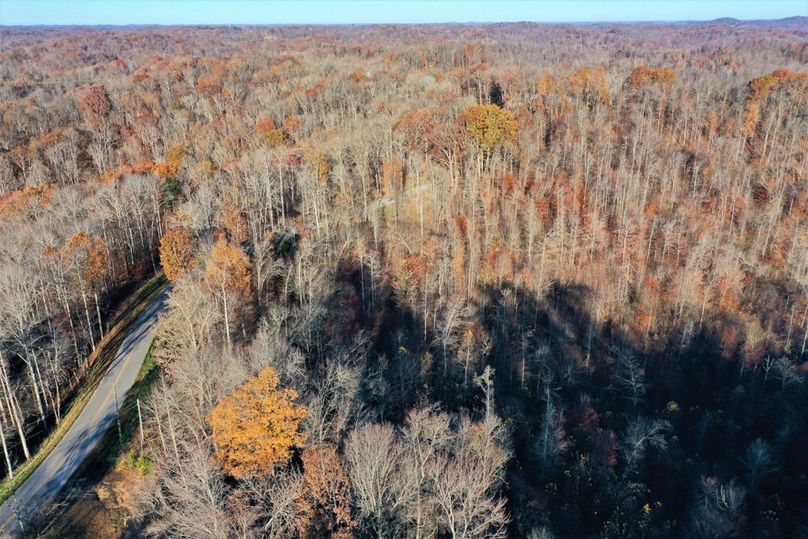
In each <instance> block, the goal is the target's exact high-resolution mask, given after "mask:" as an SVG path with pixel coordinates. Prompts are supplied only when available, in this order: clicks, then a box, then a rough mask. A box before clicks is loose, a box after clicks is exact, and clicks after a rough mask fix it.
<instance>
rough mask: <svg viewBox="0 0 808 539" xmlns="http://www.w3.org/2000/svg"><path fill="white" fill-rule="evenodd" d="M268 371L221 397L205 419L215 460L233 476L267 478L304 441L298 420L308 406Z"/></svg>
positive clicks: (272, 372) (263, 371)
mask: <svg viewBox="0 0 808 539" xmlns="http://www.w3.org/2000/svg"><path fill="white" fill-rule="evenodd" d="M279 383H280V381H279V378H278V374H277V373H276V372H275V370H274V369H272V368H271V367H266V368H264V369H262V370H261V371H260V372H259V373H258V374H257V375H256V376H255V377H254V378H252V379H250V380H248V381H247V382H246V383H245V384H244V385H242V386H241V387H239V388H237V389H236V390H235V391H234V392H233V393H232V394H230V395H228V396H226V397H224V398H222V399H221V400H220V401H219V403H218V404H217V405H216V406H215V407H214V408H213V410H212V411H211V413H210V415H209V416H208V423H209V424H210V428H211V430H212V432H213V440H214V443H215V444H216V451H217V455H218V456H219V458H220V459H221V461H222V465H223V466H224V468H225V470H227V472H228V473H230V474H231V475H233V476H234V477H238V478H242V477H250V476H262V475H267V474H271V473H272V472H273V471H274V470H275V468H276V467H277V466H282V465H285V464H286V463H287V462H288V461H289V458H290V456H291V454H292V450H293V449H294V448H295V447H299V446H300V445H301V444H302V443H303V442H305V440H306V435H305V433H303V432H302V431H301V428H300V421H301V419H303V418H304V417H305V416H306V407H305V406H302V405H299V404H297V403H296V401H297V391H295V390H294V389H281V388H279V387H278V386H279Z"/></svg>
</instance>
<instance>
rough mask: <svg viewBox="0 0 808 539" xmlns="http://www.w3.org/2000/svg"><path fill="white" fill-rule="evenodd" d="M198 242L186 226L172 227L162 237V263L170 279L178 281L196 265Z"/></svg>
mask: <svg viewBox="0 0 808 539" xmlns="http://www.w3.org/2000/svg"><path fill="white" fill-rule="evenodd" d="M195 254H196V243H195V242H194V239H193V238H192V237H191V234H190V233H189V232H188V231H187V230H186V229H184V228H181V227H175V228H170V229H168V230H167V231H166V233H165V234H163V237H162V238H161V239H160V264H162V266H163V269H164V270H165V272H166V277H168V280H169V281H172V282H173V281H176V280H177V279H179V278H180V277H182V276H183V275H185V274H186V273H188V272H189V271H191V270H193V269H194V268H195V267H196V256H195Z"/></svg>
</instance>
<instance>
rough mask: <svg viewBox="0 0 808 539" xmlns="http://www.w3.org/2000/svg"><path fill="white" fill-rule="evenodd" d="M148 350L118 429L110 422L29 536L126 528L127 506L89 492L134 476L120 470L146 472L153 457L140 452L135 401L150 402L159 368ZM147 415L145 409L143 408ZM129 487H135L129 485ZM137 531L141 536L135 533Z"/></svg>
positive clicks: (101, 533) (52, 537)
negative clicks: (107, 502) (113, 504)
mask: <svg viewBox="0 0 808 539" xmlns="http://www.w3.org/2000/svg"><path fill="white" fill-rule="evenodd" d="M153 349H154V344H153V343H152V346H151V347H150V348H149V351H148V353H147V354H146V357H145V359H144V360H143V364H142V365H141V367H140V371H139V373H138V376H137V379H136V381H135V384H134V385H133V386H132V389H131V390H130V391H129V393H128V394H127V396H126V399H125V400H124V402H123V403H122V404H121V407H120V410H119V418H120V432H119V431H118V426H117V425H111V426H110V427H109V429H107V431H106V432H105V433H104V435H103V436H102V438H101V440H99V442H98V444H97V445H96V446H95V449H93V451H92V452H91V453H90V455H89V456H88V457H87V458H86V459H85V460H84V462H83V463H82V464H81V466H79V468H78V469H77V470H76V472H75V473H74V474H73V476H72V477H71V480H70V484H72V485H73V488H71V489H68V490H66V491H65V492H63V493H62V494H61V495H60V496H59V497H58V498H57V499H56V500H55V503H53V504H52V505H51V507H50V508H49V510H48V511H47V512H46V513H44V514H42V515H41V516H40V518H39V520H38V521H35V522H31V523H29V525H30V526H31V527H30V529H29V530H28V531H27V532H26V535H25V537H37V538H39V539H59V538H62V537H121V536H122V534H124V529H125V528H126V523H125V522H126V510H123V509H121V508H118V507H112V508H110V507H108V506H105V505H104V503H103V502H101V501H99V500H98V499H97V497H95V496H88V493H91V492H93V489H94V488H95V487H96V486H97V485H99V484H102V483H106V484H109V483H112V482H115V481H117V482H119V483H120V482H126V483H127V484H128V481H129V480H131V477H132V476H131V475H129V476H126V475H124V476H122V475H121V473H120V471H121V470H125V471H126V473H129V474H135V475H137V476H141V475H147V474H148V473H150V472H151V466H152V463H151V461H150V460H149V459H148V458H146V457H145V456H143V455H141V454H140V452H139V448H138V445H139V435H140V433H139V421H138V411H137V402H138V400H139V401H140V402H141V406H142V404H143V402H144V401H146V400H147V398H148V396H149V395H150V393H151V391H152V389H153V387H154V384H155V382H156V381H157V380H158V377H159V374H160V369H159V367H158V365H157V363H156V362H155V360H154V358H153V356H152V351H153ZM143 413H144V414H145V413H146V411H145V409H144V410H143ZM130 486H131V485H130ZM135 535H137V534H135Z"/></svg>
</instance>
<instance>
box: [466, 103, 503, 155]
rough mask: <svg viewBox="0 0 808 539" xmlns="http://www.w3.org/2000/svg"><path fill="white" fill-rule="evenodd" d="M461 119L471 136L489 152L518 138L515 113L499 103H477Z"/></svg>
mask: <svg viewBox="0 0 808 539" xmlns="http://www.w3.org/2000/svg"><path fill="white" fill-rule="evenodd" d="M460 121H461V122H462V123H463V125H464V126H465V127H466V130H467V131H468V133H469V135H470V136H471V138H472V139H473V140H474V141H475V142H476V143H477V144H478V145H480V146H481V147H482V148H483V149H484V150H485V151H486V152H488V153H490V152H492V151H494V149H495V148H497V147H498V146H500V145H502V144H508V143H513V142H514V141H515V140H516V129H517V124H516V119H515V118H514V117H513V113H511V112H510V111H508V110H505V109H503V108H500V107H498V106H497V105H475V106H473V107H471V108H470V109H468V110H467V111H466V112H464V113H463V114H462V115H461V117H460Z"/></svg>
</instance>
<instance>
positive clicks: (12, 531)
mask: <svg viewBox="0 0 808 539" xmlns="http://www.w3.org/2000/svg"><path fill="white" fill-rule="evenodd" d="M431 186H432V182H424V183H422V184H421V185H419V186H417V187H414V188H412V189H410V190H408V191H404V192H402V193H398V194H396V195H392V196H389V197H385V198H382V199H379V200H375V201H373V202H370V203H369V204H368V205H367V206H365V207H364V208H363V210H362V217H363V219H368V218H369V217H370V216H371V215H372V214H373V213H374V212H376V211H378V210H380V209H383V208H385V207H387V206H389V205H391V204H394V203H396V202H397V201H398V200H400V199H404V198H409V197H412V196H414V195H417V194H419V193H421V192H423V191H425V190H427V189H429V188H430V187H431ZM166 295H167V292H166V291H163V292H161V293H160V294H158V295H157V296H156V297H155V298H154V299H153V300H152V302H151V305H149V307H148V308H147V309H146V310H145V311H143V312H142V313H141V314H140V316H138V318H137V319H136V320H135V322H134V324H133V326H132V329H131V333H129V335H127V336H126V338H125V339H124V341H123V343H122V344H121V348H120V350H118V354H117V355H116V356H115V359H114V360H113V362H112V364H111V365H110V367H109V370H108V371H107V373H106V375H104V379H103V380H102V381H101V383H100V384H99V386H98V388H97V389H96V390H95V393H94V394H93V396H92V397H91V398H90V402H88V403H87V406H86V407H85V408H84V410H82V412H81V415H79V417H78V419H77V420H76V422H75V423H74V424H73V426H72V427H70V430H69V431H68V433H67V434H66V435H65V437H64V438H62V441H61V442H59V444H58V445H57V446H56V447H55V448H54V449H53V451H51V453H50V455H48V457H47V458H46V459H45V461H44V462H43V463H42V464H40V465H39V467H38V468H37V469H36V470H35V471H34V473H33V474H31V476H30V477H29V478H28V479H27V480H26V481H25V483H23V485H22V486H21V487H20V488H19V489H17V492H16V493H15V494H14V496H12V497H11V498H9V499H8V500H6V503H4V504H3V505H2V507H0V535H2V536H3V537H9V536H11V537H13V536H16V535H19V534H20V524H19V521H20V520H22V521H23V522H25V521H26V520H28V518H30V516H32V515H34V514H35V513H36V512H37V511H38V510H39V509H41V508H43V507H44V506H45V504H46V503H47V502H49V501H51V500H53V498H55V497H56V495H57V494H59V492H60V491H61V490H62V488H64V486H65V485H66V484H67V482H68V480H69V479H70V478H71V477H72V476H73V474H74V473H75V472H76V470H77V469H78V467H79V466H80V465H81V463H82V462H84V460H85V459H86V458H87V457H88V456H89V455H90V453H91V452H92V450H93V448H95V445H96V444H97V443H98V441H99V440H100V439H101V437H102V436H103V435H104V433H105V432H106V431H107V429H109V428H110V427H111V426H112V425H113V423H114V421H115V412H116V403H115V401H116V397H115V395H116V393H117V400H118V403H122V402H123V400H124V398H125V396H126V393H127V392H128V391H129V389H131V387H132V385H134V383H135V379H136V378H137V374H138V372H139V371H140V366H141V365H142V363H143V358H144V357H146V352H148V350H149V346H150V345H151V342H152V338H153V336H154V330H155V327H156V324H157V319H158V315H159V314H160V313H161V312H163V311H164V310H165V299H166Z"/></svg>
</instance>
